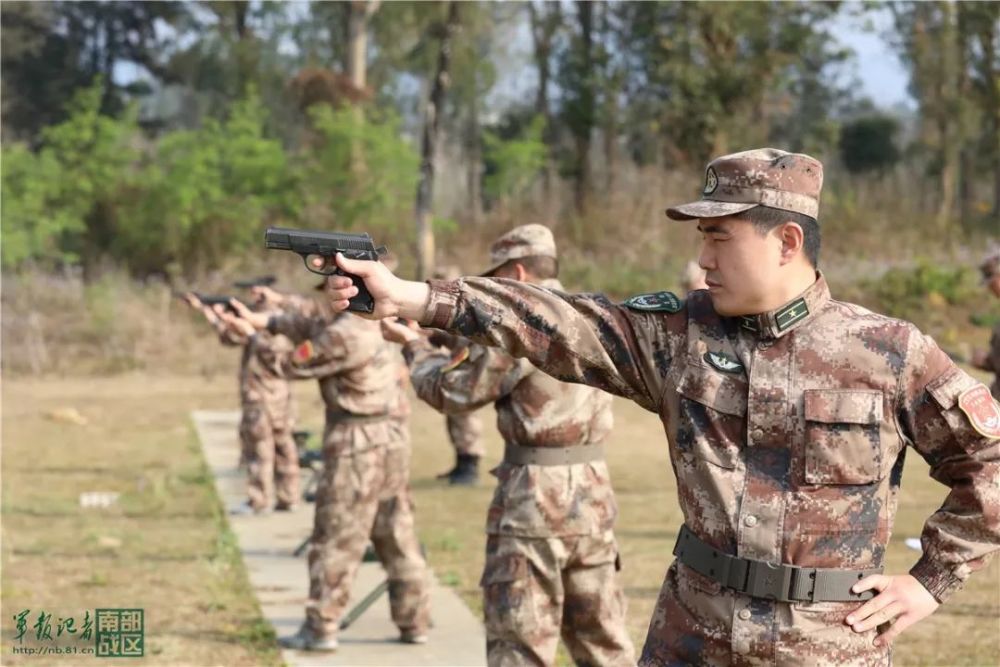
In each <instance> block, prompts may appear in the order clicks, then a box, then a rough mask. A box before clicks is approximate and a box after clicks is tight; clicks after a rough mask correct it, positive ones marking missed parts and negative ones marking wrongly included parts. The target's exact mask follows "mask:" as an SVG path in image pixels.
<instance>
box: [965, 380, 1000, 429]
mask: <svg viewBox="0 0 1000 667" xmlns="http://www.w3.org/2000/svg"><path fill="white" fill-rule="evenodd" d="M958 407H959V408H961V410H962V412H964V413H965V416H966V417H968V418H969V422H970V423H971V424H972V428H974V429H976V431H977V432H978V433H980V434H981V435H985V436H986V437H987V438H992V439H994V440H1000V404H998V403H997V402H996V401H995V400H993V396H991V395H990V390H989V389H987V388H986V385H983V384H977V385H976V386H975V387H971V388H969V389H966V390H965V391H963V392H962V393H961V395H960V396H959V397H958Z"/></svg>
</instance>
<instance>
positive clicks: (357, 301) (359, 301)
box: [334, 267, 375, 313]
mask: <svg viewBox="0 0 1000 667" xmlns="http://www.w3.org/2000/svg"><path fill="white" fill-rule="evenodd" d="M334 275H337V276H347V277H348V278H350V279H351V282H352V283H354V286H355V287H357V288H358V293H357V295H356V296H354V297H352V298H351V299H350V302H349V304H348V306H347V310H351V311H354V312H356V313H371V312H374V310H375V299H373V298H372V295H371V294H370V293H369V292H368V287H366V286H365V281H364V280H362V279H361V278H359V277H358V276H356V275H354V274H353V273H347V272H345V271H341V270H340V267H337V270H336V271H334Z"/></svg>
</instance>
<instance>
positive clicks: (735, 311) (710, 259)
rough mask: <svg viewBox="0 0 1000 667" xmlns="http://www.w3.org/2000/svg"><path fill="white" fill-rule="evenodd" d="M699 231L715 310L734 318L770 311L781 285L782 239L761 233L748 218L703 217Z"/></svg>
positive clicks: (699, 261) (700, 256)
mask: <svg viewBox="0 0 1000 667" xmlns="http://www.w3.org/2000/svg"><path fill="white" fill-rule="evenodd" d="M698 231H700V232H701V236H702V242H701V254H700V255H699V256H698V264H699V265H700V266H701V268H703V269H704V270H705V283H706V284H707V285H708V293H709V295H710V296H711V297H712V305H713V306H715V310H716V312H717V313H719V314H720V315H726V316H729V317H732V316H736V315H751V314H755V313H761V312H765V311H767V310H770V309H771V307H772V306H773V300H774V298H773V297H774V294H775V293H776V291H777V290H778V289H779V287H780V285H779V281H780V279H781V276H780V275H779V271H778V269H779V267H780V266H781V248H782V244H781V239H780V238H778V236H777V235H776V234H774V233H772V232H768V233H767V234H764V235H761V234H760V233H758V232H757V230H755V229H754V227H753V224H752V223H751V222H749V221H748V220H740V219H738V218H735V217H732V216H727V217H723V218H704V219H702V220H700V221H699V222H698Z"/></svg>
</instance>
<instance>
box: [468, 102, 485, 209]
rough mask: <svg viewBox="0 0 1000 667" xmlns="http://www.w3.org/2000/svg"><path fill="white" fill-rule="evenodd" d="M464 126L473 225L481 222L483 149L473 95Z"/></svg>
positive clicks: (469, 204) (477, 110)
mask: <svg viewBox="0 0 1000 667" xmlns="http://www.w3.org/2000/svg"><path fill="white" fill-rule="evenodd" d="M467 123H468V124H467V126H466V128H465V132H466V135H465V160H466V181H467V183H466V185H467V192H468V197H469V199H468V209H469V219H470V221H471V222H472V224H474V225H477V226H478V225H481V224H482V222H483V189H482V166H483V151H482V141H481V137H482V134H481V128H480V127H479V100H478V98H477V97H475V96H473V99H472V103H471V106H470V108H469V116H468V120H467Z"/></svg>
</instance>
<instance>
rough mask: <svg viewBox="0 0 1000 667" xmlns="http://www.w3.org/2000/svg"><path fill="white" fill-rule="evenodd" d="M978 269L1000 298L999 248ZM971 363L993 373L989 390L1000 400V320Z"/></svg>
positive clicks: (991, 290) (990, 288) (989, 286)
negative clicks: (986, 342) (987, 345)
mask: <svg viewBox="0 0 1000 667" xmlns="http://www.w3.org/2000/svg"><path fill="white" fill-rule="evenodd" d="M979 270H980V271H981V272H982V274H983V282H985V283H986V286H987V287H988V288H989V290H990V292H992V293H993V296H995V297H997V298H1000V249H998V250H995V251H994V252H992V253H990V254H989V256H988V257H987V258H986V259H985V260H984V261H983V263H982V264H980V265H979ZM972 365H973V366H975V367H976V368H978V369H980V370H984V371H989V372H991V373H993V374H994V376H993V384H992V385H990V391H991V392H992V394H993V398H995V399H997V400H1000V322H998V323H997V325H996V326H995V327H993V335H992V336H991V337H990V349H989V350H984V351H979V352H977V353H976V355H975V356H974V358H973V360H972Z"/></svg>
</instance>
